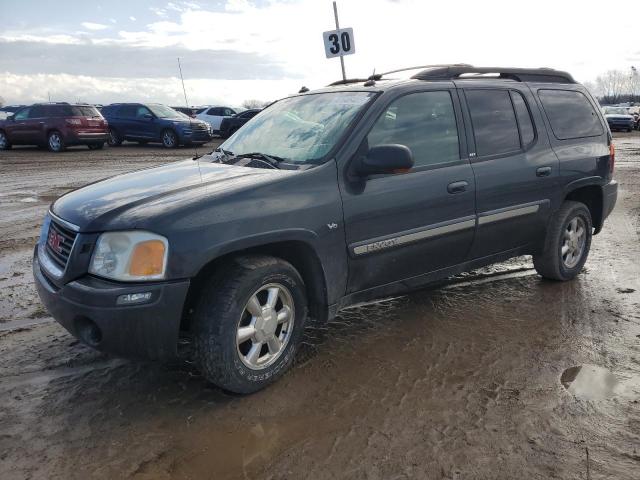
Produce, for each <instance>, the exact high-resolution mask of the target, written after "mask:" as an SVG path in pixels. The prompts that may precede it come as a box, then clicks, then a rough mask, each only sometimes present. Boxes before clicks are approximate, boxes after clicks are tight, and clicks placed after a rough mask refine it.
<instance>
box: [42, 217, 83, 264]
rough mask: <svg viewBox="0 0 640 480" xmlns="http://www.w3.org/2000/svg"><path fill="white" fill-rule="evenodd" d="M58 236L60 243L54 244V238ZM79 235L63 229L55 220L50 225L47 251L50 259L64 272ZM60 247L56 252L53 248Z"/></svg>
mask: <svg viewBox="0 0 640 480" xmlns="http://www.w3.org/2000/svg"><path fill="white" fill-rule="evenodd" d="M54 236H57V240H59V242H52V237H54ZM76 236H77V233H76V232H74V231H73V230H69V229H68V228H65V227H63V226H62V225H60V224H59V223H57V222H56V221H55V220H51V223H50V225H49V232H48V233H47V240H46V243H45V245H46V251H47V254H48V255H49V258H50V259H51V260H52V261H53V262H54V263H55V264H57V265H58V266H59V267H60V268H62V269H63V270H64V269H65V268H66V266H67V262H68V261H69V255H71V249H72V248H73V242H75V240H76ZM52 243H53V244H54V245H56V244H57V245H58V247H59V249H58V250H56V249H54V247H53V246H52Z"/></svg>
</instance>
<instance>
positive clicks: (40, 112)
mask: <svg viewBox="0 0 640 480" xmlns="http://www.w3.org/2000/svg"><path fill="white" fill-rule="evenodd" d="M45 110H46V106H45V105H36V106H35V107H32V108H31V112H30V113H29V118H43V117H46V116H47V112H46V111H45Z"/></svg>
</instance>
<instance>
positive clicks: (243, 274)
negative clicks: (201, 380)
mask: <svg viewBox="0 0 640 480" xmlns="http://www.w3.org/2000/svg"><path fill="white" fill-rule="evenodd" d="M306 318H307V299H306V295H305V288H304V282H303V280H302V278H301V277H300V274H299V273H298V272H297V270H296V269H295V268H294V267H293V266H292V265H291V264H290V263H288V262H285V261H284V260H280V259H277V258H274V257H269V256H262V255H252V256H245V257H237V258H235V259H233V260H232V261H231V263H230V264H229V265H228V266H227V268H225V273H224V275H218V276H214V277H213V278H211V279H210V281H209V282H208V283H207V284H206V285H205V288H204V289H203V290H202V294H201V298H200V300H199V302H198V305H197V306H196V309H195V312H194V318H193V330H194V353H195V359H196V363H197V365H198V366H199V368H200V370H201V371H202V373H203V374H204V376H205V377H206V378H207V379H208V380H209V381H210V382H212V383H214V384H216V385H218V386H219V387H221V388H223V389H225V390H228V391H231V392H234V393H242V394H247V393H253V392H256V391H258V390H260V389H262V388H264V387H266V386H267V385H269V384H271V383H273V382H274V381H275V380H276V379H277V378H279V377H280V376H281V375H282V374H284V372H285V371H286V370H287V369H288V368H289V367H290V366H291V364H292V362H293V359H294V356H295V353H296V350H297V347H298V345H299V343H300V339H301V337H302V333H303V331H304V324H305V321H306Z"/></svg>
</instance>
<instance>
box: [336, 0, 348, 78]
mask: <svg viewBox="0 0 640 480" xmlns="http://www.w3.org/2000/svg"><path fill="white" fill-rule="evenodd" d="M333 15H334V17H335V18H336V30H340V23H338V6H337V5H336V2H333ZM340 66H341V67H342V80H344V81H345V82H346V81H347V75H346V74H345V73H344V56H342V55H340Z"/></svg>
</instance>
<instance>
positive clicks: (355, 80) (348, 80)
mask: <svg viewBox="0 0 640 480" xmlns="http://www.w3.org/2000/svg"><path fill="white" fill-rule="evenodd" d="M367 80H368V79H367V78H346V79H344V80H336V81H335V82H332V83H330V84H329V85H328V86H329V87H335V86H337V85H349V84H350V83H360V82H366V81H367Z"/></svg>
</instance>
